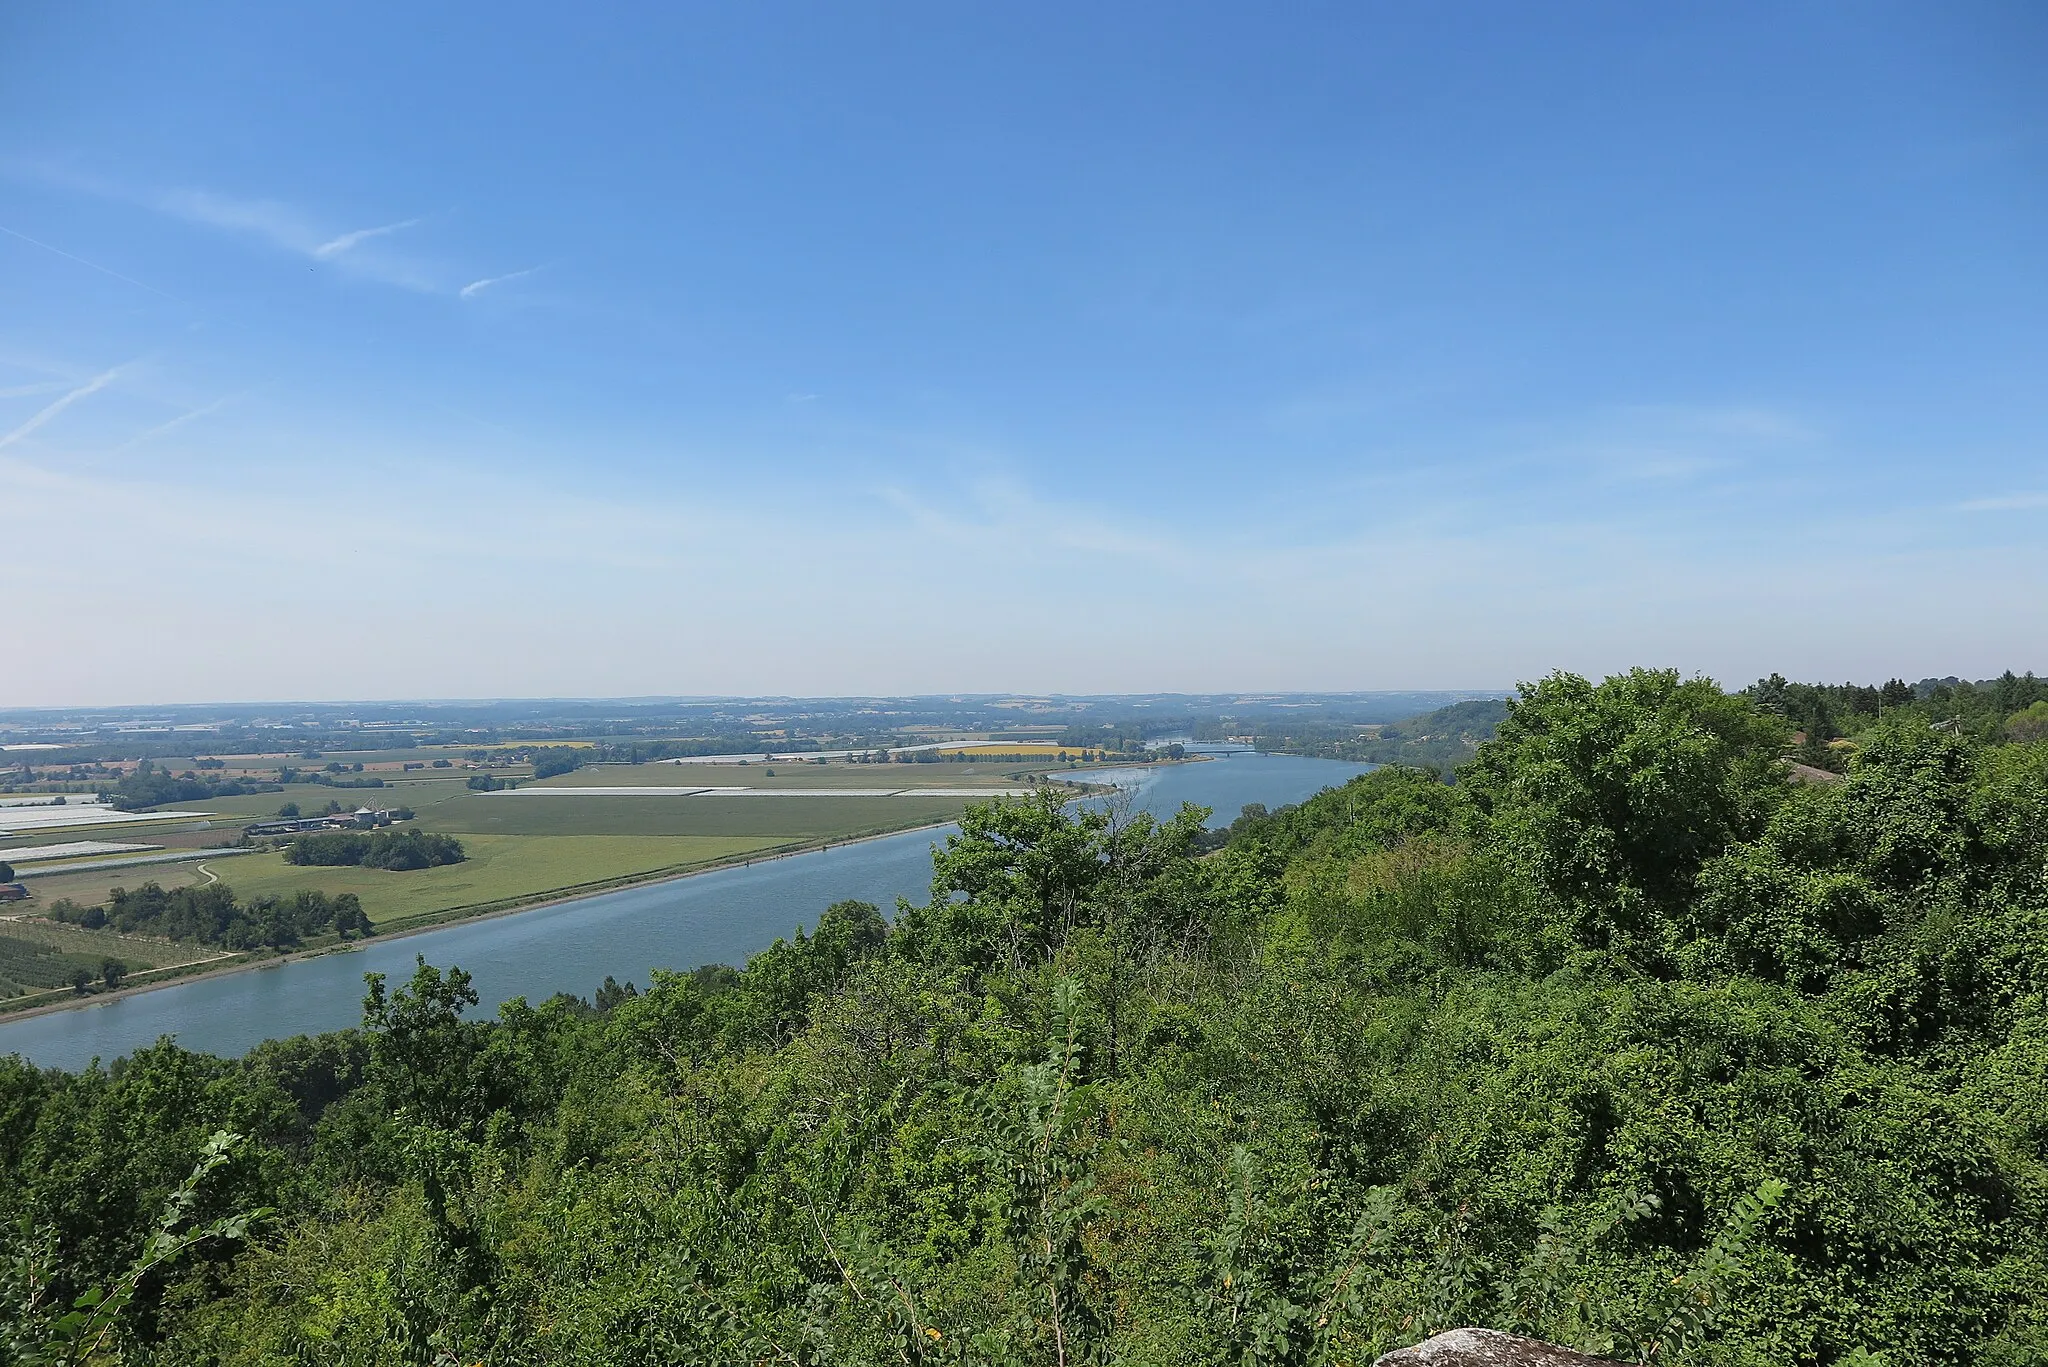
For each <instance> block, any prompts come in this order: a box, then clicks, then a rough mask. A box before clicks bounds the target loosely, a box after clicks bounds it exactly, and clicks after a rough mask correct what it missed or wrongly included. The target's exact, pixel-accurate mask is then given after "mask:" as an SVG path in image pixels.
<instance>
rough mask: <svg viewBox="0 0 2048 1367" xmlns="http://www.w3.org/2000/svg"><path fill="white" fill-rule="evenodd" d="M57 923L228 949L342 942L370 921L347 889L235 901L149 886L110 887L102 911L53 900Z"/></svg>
mask: <svg viewBox="0 0 2048 1367" xmlns="http://www.w3.org/2000/svg"><path fill="white" fill-rule="evenodd" d="M50 915H51V916H52V917H53V918H54V919H56V920H59V921H68V922H71V923H73V924H75V925H81V926H84V927H85V928H86V929H87V930H98V929H100V928H101V927H103V926H105V927H111V928H112V929H114V930H118V931H120V932H121V933H123V934H125V935H158V936H162V937H163V938H165V939H168V940H185V941H189V942H192V943H196V944H203V945H221V946H224V947H226V948H228V949H258V948H270V949H290V948H292V947H293V946H295V945H299V944H303V943H304V942H305V941H307V940H309V939H312V938H314V937H316V936H321V935H328V934H336V935H340V936H341V937H343V938H344V939H346V938H348V937H350V936H354V935H368V934H369V933H370V929H371V928H370V918H369V917H367V916H365V915H364V914H363V906H362V903H361V901H359V900H358V899H357V897H356V895H355V894H354V893H352V892H343V893H337V894H336V895H335V896H333V897H329V896H328V895H327V894H326V893H324V892H297V893H293V894H291V895H290V896H288V897H278V896H264V897H258V898H255V899H254V900H252V901H248V902H241V901H237V900H236V898H235V893H234V889H232V888H230V887H229V886H228V885H227V884H225V883H211V884H208V885H205V886H203V887H192V888H172V889H170V890H169V891H166V890H165V889H163V888H161V887H159V886H158V885H157V884H155V883H144V884H143V885H142V886H141V887H139V888H134V889H129V888H115V889H113V890H112V891H111V892H109V893H108V894H107V904H106V905H105V906H103V907H83V908H80V907H76V906H73V905H71V904H70V903H68V902H60V903H58V904H57V905H56V906H54V907H52V908H51V909H50Z"/></svg>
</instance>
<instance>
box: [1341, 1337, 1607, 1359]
mask: <svg viewBox="0 0 2048 1367" xmlns="http://www.w3.org/2000/svg"><path fill="white" fill-rule="evenodd" d="M1373 1367H1615V1364H1614V1362H1613V1361H1612V1360H1611V1359H1609V1358H1589V1357H1587V1356H1586V1355H1585V1354H1584V1353H1574V1352H1573V1351H1572V1350H1571V1349H1569V1348H1560V1347H1558V1346H1557V1345H1556V1344H1554V1343H1545V1342H1543V1341H1542V1340H1541V1339H1525V1338H1517V1337H1516V1336H1515V1335H1513V1334H1502V1333H1497V1332H1495V1331H1494V1330H1492V1329H1453V1330H1450V1331H1449V1332H1448V1333H1443V1334H1438V1335H1437V1336H1436V1337H1435V1338H1433V1339H1424V1340H1423V1341H1422V1342H1420V1343H1418V1344H1416V1345H1415V1346H1414V1347H1413V1348H1402V1349H1398V1350H1397V1351H1395V1352H1391V1353H1388V1354H1387V1355H1386V1356H1385V1357H1383V1358H1381V1359H1380V1360H1379V1361H1378V1362H1376V1363H1374V1364H1373Z"/></svg>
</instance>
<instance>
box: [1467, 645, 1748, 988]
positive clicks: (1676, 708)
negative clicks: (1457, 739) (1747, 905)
mask: <svg viewBox="0 0 2048 1367" xmlns="http://www.w3.org/2000/svg"><path fill="white" fill-rule="evenodd" d="M1782 736H1783V727H1782V724H1781V723H1778V722H1776V721H1774V720H1773V719H1772V718H1769V717H1767V716H1764V715H1761V714H1759V713H1758V712H1756V711H1755V710H1754V709H1753V708H1752V707H1751V705H1750V704H1749V702H1748V701H1747V700H1745V699H1742V698H1737V697H1730V696H1728V695H1726V694H1724V693H1722V692H1721V690H1720V689H1719V688H1717V687H1715V686H1714V684H1713V683H1712V682H1711V681H1710V680H1707V679H1690V680H1686V679H1681V678H1680V677H1679V675H1678V673H1677V671H1675V670H1645V669H1637V670H1631V671H1630V672H1629V673H1627V674H1625V675H1618V676H1616V677H1614V678H1610V679H1608V680H1606V681H1605V682H1603V683H1600V684H1598V685H1595V684H1591V683H1588V682H1587V681H1586V680H1585V679H1582V678H1580V677H1578V676H1577V675H1573V674H1563V673H1559V674H1553V675H1551V676H1550V677H1548V678H1546V679H1544V680H1542V681H1541V682H1540V683H1538V684H1535V685H1533V686H1531V685H1526V684H1525V685H1523V687H1522V689H1521V691H1520V694H1519V696H1518V697H1517V698H1516V699H1515V700H1514V701H1513V702H1512V703H1510V705H1509V709H1508V715H1507V718H1506V720H1504V721H1503V722H1502V723H1501V725H1500V729H1499V733H1498V734H1497V736H1496V737H1495V738H1494V739H1493V740H1492V741H1489V742H1487V743H1486V744H1485V745H1483V746H1481V747H1480V749H1479V752H1478V754H1477V756H1476V757H1475V758H1474V759H1473V761H1472V763H1471V764H1470V765H1469V766H1467V768H1466V769H1465V770H1464V771H1462V777H1463V786H1464V787H1465V788H1466V789H1467V791H1468V793H1469V796H1470V800H1471V802H1472V805H1473V808H1474V810H1475V812H1476V814H1477V816H1478V819H1479V821H1480V823H1481V827H1482V829H1483V832H1484V835H1485V838H1487V839H1488V840H1491V841H1494V842H1497V843H1498V845H1499V846H1500V848H1501V849H1502V850H1503V852H1504V853H1505V854H1507V856H1508V857H1509V858H1510V860H1511V861H1513V863H1514V864H1515V865H1516V866H1517V867H1519V868H1520V869H1521V870H1522V871H1524V872H1526V873H1527V874H1528V876H1529V877H1531V878H1532V879H1533V880H1534V881H1535V883H1536V884H1537V885H1538V886H1539V887H1540V888H1542V889H1543V890H1544V892H1545V893H1546V894H1547V895H1548V899H1549V906H1550V907H1551V909H1552V921H1551V927H1550V933H1549V939H1550V944H1549V946H1548V953H1549V954H1550V956H1551V957H1552V958H1553V959H1554V958H1556V957H1557V956H1559V955H1562V954H1563V953H1566V952H1569V951H1570V950H1572V949H1576V948H1590V949H1603V950H1614V951H1616V952H1619V953H1621V954H1624V955H1626V956H1628V957H1630V958H1632V959H1634V960H1636V961H1638V962H1640V963H1643V964H1646V965H1660V966H1661V965H1664V964H1665V963H1666V961H1667V954H1668V951H1669V949H1670V947H1671V940H1672V936H1673V930H1674V924H1675V918H1676V917H1677V915H1678V913H1679V911H1680V909H1681V908H1682V907H1683V905H1684V903H1685V901H1686V899H1687V898H1688V897H1689V896H1690V895H1691V893H1692V890H1693V887H1694V884H1695V882H1696V880H1697V878H1698V876H1699V871H1700V868H1701V866H1702V865H1703V864H1705V863H1706V861H1707V860H1709V859H1711V858H1712V857H1714V856H1715V855H1717V854H1719V853H1720V852H1721V851H1722V850H1723V849H1725V848H1727V846H1728V845H1729V844H1730V843H1731V842H1732V841H1735V840H1737V839H1740V838H1743V837H1745V836H1747V835H1750V834H1753V833H1755V831H1757V830H1758V829H1759V828H1760V827H1761V826H1762V823H1763V821H1764V820H1765V819H1766V817H1767V816H1768V814H1769V812H1770V810H1771V808H1772V807H1773V806H1774V805H1775V803H1776V802H1777V801H1778V800H1779V798H1780V797H1781V796H1782V794H1783V792H1784V789H1785V786H1786V785H1785V782H1784V780H1783V778H1782V776H1781V775H1780V773H1779V772H1778V769H1777V765H1776V757H1777V751H1778V745H1779V742H1780V740H1781V738H1782Z"/></svg>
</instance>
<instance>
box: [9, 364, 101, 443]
mask: <svg viewBox="0 0 2048 1367" xmlns="http://www.w3.org/2000/svg"><path fill="white" fill-rule="evenodd" d="M120 373H121V367H119V366H115V367H114V368H113V369H112V370H109V371H107V372H105V373H104V374H100V375H95V376H93V377H92V378H91V379H90V380H87V381H86V382H85V383H84V384H82V385H79V386H78V387H77V388H76V389H72V390H70V391H68V392H66V393H65V394H63V395H61V396H60V397H58V398H57V399H55V400H53V401H52V402H50V403H48V404H45V405H44V406H43V407H42V409H41V410H40V411H38V412H37V413H36V415H35V416H34V417H32V418H30V419H29V420H28V421H27V422H25V423H23V424H22V425H21V426H19V427H17V428H15V429H14V430H13V431H12V432H9V433H7V434H6V435H5V436H0V451H4V450H6V449H7V448H8V447H10V446H12V445H14V443H16V442H18V441H20V440H21V439H22V438H23V437H26V436H28V435H29V434H30V433H31V432H33V431H35V430H36V429H37V428H38V427H41V426H42V425H43V424H44V423H46V422H48V421H49V420H50V419H52V418H54V417H56V416H57V415H58V414H59V413H62V412H63V411H64V410H65V409H67V408H69V407H71V405H72V404H75V403H77V402H78V401H79V400H80V399H83V398H87V397H90V396H91V395H94V394H97V393H99V392H100V391H101V390H102V389H105V388H106V387H107V386H108V385H110V384H112V383H113V382H114V377H115V376H116V375H119V374H120Z"/></svg>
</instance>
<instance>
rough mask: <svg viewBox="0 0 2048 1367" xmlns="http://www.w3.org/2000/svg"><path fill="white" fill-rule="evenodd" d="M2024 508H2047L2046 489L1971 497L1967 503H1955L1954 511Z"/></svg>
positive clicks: (2005, 510)
mask: <svg viewBox="0 0 2048 1367" xmlns="http://www.w3.org/2000/svg"><path fill="white" fill-rule="evenodd" d="M2025 508H2048V490H2034V491H2031V492H2028V493H2020V494H2001V495H1999V496H1998V497H1996V498H1973V499H1971V500H1969V501H1968V502H1967V503H1958V504H1957V505H1956V511H1957V512H1959V513H2011V512H2018V511H2020V510H2022V509H2025Z"/></svg>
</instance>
